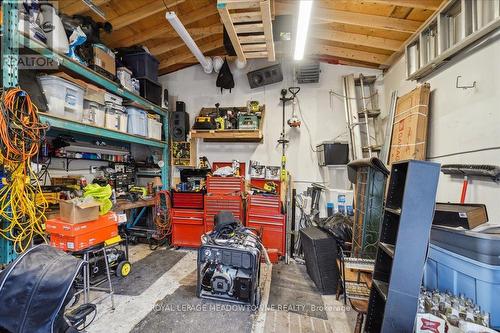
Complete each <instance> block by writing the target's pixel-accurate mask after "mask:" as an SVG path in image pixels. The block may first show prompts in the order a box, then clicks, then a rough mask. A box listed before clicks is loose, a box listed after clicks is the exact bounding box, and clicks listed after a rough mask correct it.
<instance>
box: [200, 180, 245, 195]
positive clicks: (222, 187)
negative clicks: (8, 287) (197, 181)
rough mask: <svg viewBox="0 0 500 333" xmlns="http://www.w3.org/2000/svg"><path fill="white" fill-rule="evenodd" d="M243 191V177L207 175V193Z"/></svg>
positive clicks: (236, 192) (237, 192)
mask: <svg viewBox="0 0 500 333" xmlns="http://www.w3.org/2000/svg"><path fill="white" fill-rule="evenodd" d="M244 191H245V180H244V178H243V177H217V176H212V177H207V193H210V194H239V193H243V192H244Z"/></svg>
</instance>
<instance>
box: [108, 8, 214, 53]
mask: <svg viewBox="0 0 500 333" xmlns="http://www.w3.org/2000/svg"><path fill="white" fill-rule="evenodd" d="M216 13H217V9H216V8H215V6H214V5H213V4H210V5H207V6H204V7H201V8H198V9H196V10H194V11H192V12H190V13H186V14H185V15H182V16H181V17H179V18H180V20H181V22H182V23H183V24H184V26H186V25H189V24H191V23H194V22H197V21H200V20H203V19H205V18H207V17H209V16H212V15H214V14H216ZM171 31H174V29H172V26H171V25H170V24H168V22H167V21H166V20H165V21H164V22H161V23H160V24H157V25H155V26H153V27H151V28H149V29H146V30H144V31H140V32H138V33H136V34H134V35H132V36H130V37H127V38H124V39H121V40H119V41H117V42H116V45H120V46H122V47H123V46H130V45H134V44H141V43H143V42H145V41H147V40H149V39H153V38H156V37H159V36H161V35H162V34H164V33H169V32H171Z"/></svg>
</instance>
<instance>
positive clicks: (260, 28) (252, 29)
mask: <svg viewBox="0 0 500 333" xmlns="http://www.w3.org/2000/svg"><path fill="white" fill-rule="evenodd" d="M226 29H227V28H226ZM234 30H235V31H236V33H237V34H245V33H256V32H260V33H262V32H264V25H263V24H262V23H249V24H238V25H235V26H234Z"/></svg>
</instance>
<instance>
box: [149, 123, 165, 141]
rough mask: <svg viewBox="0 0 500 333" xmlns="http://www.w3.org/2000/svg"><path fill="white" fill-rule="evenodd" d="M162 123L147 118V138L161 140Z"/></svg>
mask: <svg viewBox="0 0 500 333" xmlns="http://www.w3.org/2000/svg"><path fill="white" fill-rule="evenodd" d="M161 128H162V123H160V122H159V121H157V120H156V119H153V118H148V138H150V139H155V140H161Z"/></svg>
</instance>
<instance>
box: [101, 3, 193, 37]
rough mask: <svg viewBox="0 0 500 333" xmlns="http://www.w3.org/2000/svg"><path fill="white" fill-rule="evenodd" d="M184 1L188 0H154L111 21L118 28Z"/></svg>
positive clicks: (114, 27)
mask: <svg viewBox="0 0 500 333" xmlns="http://www.w3.org/2000/svg"><path fill="white" fill-rule="evenodd" d="M184 1H186V0H170V1H168V2H167V1H166V2H163V0H156V1H154V2H151V3H150V4H147V5H144V6H141V7H139V8H137V10H134V11H132V12H130V13H127V14H125V15H121V16H118V17H117V18H115V19H112V20H111V21H110V22H111V24H112V25H113V29H114V30H118V29H121V28H123V27H126V26H128V25H130V24H132V23H135V22H137V21H140V20H142V19H145V18H147V17H149V16H151V15H154V14H156V13H160V12H164V11H166V10H167V8H170V7H173V6H176V5H178V4H180V3H183V2H184Z"/></svg>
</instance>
